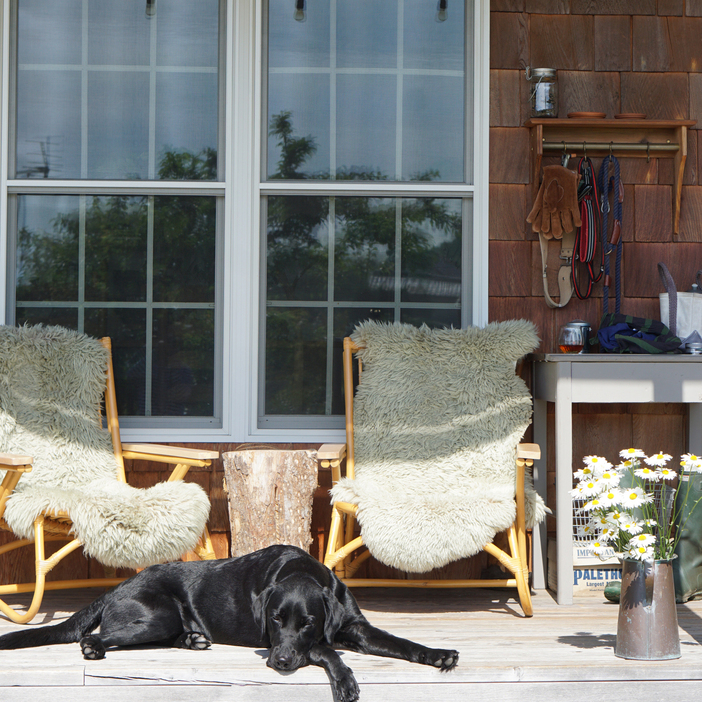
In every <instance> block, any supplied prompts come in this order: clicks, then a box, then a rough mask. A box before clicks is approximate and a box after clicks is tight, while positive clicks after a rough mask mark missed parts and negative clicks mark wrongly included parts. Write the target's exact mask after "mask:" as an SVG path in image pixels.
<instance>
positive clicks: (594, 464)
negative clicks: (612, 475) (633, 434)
mask: <svg viewBox="0 0 702 702" xmlns="http://www.w3.org/2000/svg"><path fill="white" fill-rule="evenodd" d="M583 463H584V464H585V465H586V466H590V468H592V469H593V470H596V469H597V468H598V467H599V466H606V467H610V468H611V467H612V464H611V463H610V462H609V461H608V460H607V459H606V458H604V457H602V456H585V457H584V458H583Z"/></svg>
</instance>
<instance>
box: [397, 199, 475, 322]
mask: <svg viewBox="0 0 702 702" xmlns="http://www.w3.org/2000/svg"><path fill="white" fill-rule="evenodd" d="M461 220H462V216H461V201H460V200H440V199H422V200H404V201H403V206H402V283H401V285H402V301H403V302H454V303H457V302H460V300H461V279H462V276H461V269H462V265H461V259H462V250H461V249H462V247H461V228H462V222H461ZM459 326H460V324H459Z"/></svg>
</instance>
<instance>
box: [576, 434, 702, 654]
mask: <svg viewBox="0 0 702 702" xmlns="http://www.w3.org/2000/svg"><path fill="white" fill-rule="evenodd" d="M619 455H620V457H621V459H622V461H621V462H620V463H619V465H617V466H613V465H612V464H611V463H610V462H609V461H607V459H606V458H603V457H601V456H585V458H584V459H583V461H584V464H585V465H584V467H583V468H581V469H580V470H577V471H576V472H575V478H576V480H577V485H576V487H575V489H574V490H573V491H572V493H571V494H572V495H573V497H575V498H578V499H580V500H583V501H584V505H583V506H582V508H581V511H582V512H583V513H584V514H586V515H587V516H588V517H589V521H588V522H587V523H586V524H585V525H584V527H583V529H584V530H585V531H586V532H587V533H588V534H590V535H591V538H593V537H594V539H595V541H594V543H593V550H594V552H595V553H596V554H599V555H604V554H606V553H607V552H611V549H614V551H615V552H616V553H617V555H618V556H619V558H620V559H621V561H622V586H621V595H620V598H619V620H618V624H617V642H616V645H615V649H614V653H615V655H616V656H619V657H620V658H632V659H637V660H663V659H669V658H679V657H680V638H679V635H678V620H677V612H676V609H675V586H674V583H673V569H672V562H673V559H674V558H675V548H676V546H677V543H678V541H679V539H680V536H681V534H682V531H683V529H684V527H685V521H686V520H687V518H689V516H690V514H691V513H692V511H693V509H694V508H695V507H696V505H697V503H698V502H699V501H700V499H702V498H698V499H697V500H696V501H695V502H694V504H692V506H691V507H690V508H689V509H687V501H688V498H689V496H690V485H691V483H690V480H689V477H690V475H691V474H692V473H702V457H698V456H694V455H692V454H684V455H683V456H682V457H681V460H680V466H681V469H682V470H681V471H680V474H678V472H677V471H675V470H672V469H670V468H668V463H669V461H670V460H671V458H672V457H671V456H670V455H668V454H666V453H663V452H662V451H661V452H659V453H657V454H655V455H652V456H647V455H646V454H645V453H644V452H643V451H641V450H639V449H635V448H629V449H624V450H623V451H620V453H619ZM676 491H677V492H678V493H679V494H678V496H677V499H675V496H676ZM682 515H685V516H684V518H683V519H681V516H682Z"/></svg>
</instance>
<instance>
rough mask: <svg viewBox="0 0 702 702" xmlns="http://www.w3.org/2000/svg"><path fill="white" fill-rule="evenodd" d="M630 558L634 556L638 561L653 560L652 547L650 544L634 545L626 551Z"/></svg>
mask: <svg viewBox="0 0 702 702" xmlns="http://www.w3.org/2000/svg"><path fill="white" fill-rule="evenodd" d="M627 555H628V556H629V557H630V558H636V559H637V560H639V561H653V558H654V556H653V548H652V547H651V546H635V547H634V548H630V549H629V551H628V552H627Z"/></svg>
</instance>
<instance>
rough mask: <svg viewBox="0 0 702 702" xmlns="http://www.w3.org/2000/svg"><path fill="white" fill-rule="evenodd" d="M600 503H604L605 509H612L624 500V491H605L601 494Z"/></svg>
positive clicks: (614, 489)
mask: <svg viewBox="0 0 702 702" xmlns="http://www.w3.org/2000/svg"><path fill="white" fill-rule="evenodd" d="M599 497H600V502H602V506H603V507H612V506H614V505H618V504H620V503H621V501H622V500H623V499H624V496H623V495H622V491H621V490H618V489H617V488H611V489H610V490H605V491H604V492H601V493H600V496H599Z"/></svg>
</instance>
